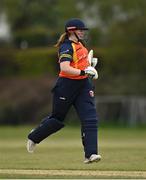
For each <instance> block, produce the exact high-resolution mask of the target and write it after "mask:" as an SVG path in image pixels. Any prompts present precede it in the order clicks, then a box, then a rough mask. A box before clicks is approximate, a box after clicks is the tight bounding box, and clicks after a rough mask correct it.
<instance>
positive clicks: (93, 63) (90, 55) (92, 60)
mask: <svg viewBox="0 0 146 180" xmlns="http://www.w3.org/2000/svg"><path fill="white" fill-rule="evenodd" d="M88 61H89V64H90V65H91V66H92V67H95V66H96V65H97V63H98V58H94V57H93V50H92V49H91V50H90V51H89V53H88Z"/></svg>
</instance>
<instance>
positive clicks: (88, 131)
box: [74, 80, 101, 163]
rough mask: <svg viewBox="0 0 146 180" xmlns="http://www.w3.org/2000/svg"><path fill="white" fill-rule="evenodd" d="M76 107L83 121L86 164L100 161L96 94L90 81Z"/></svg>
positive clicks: (87, 82) (76, 102) (82, 132)
mask: <svg viewBox="0 0 146 180" xmlns="http://www.w3.org/2000/svg"><path fill="white" fill-rule="evenodd" d="M74 105H75V108H76V110H77V113H78V115H79V117H80V120H81V134H82V143H83V146H84V151H85V158H86V159H85V161H86V162H85V163H89V162H92V161H97V160H100V158H101V157H100V155H98V143H97V142H98V138H97V129H98V119H97V113H96V106H95V99H94V92H93V88H92V85H91V83H90V82H89V81H88V80H87V81H86V83H85V88H84V89H83V90H82V91H81V92H80V95H79V96H78V98H77V99H76V101H75V104H74ZM93 156H94V157H93ZM87 160H88V162H87Z"/></svg>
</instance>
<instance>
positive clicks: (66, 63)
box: [60, 61, 81, 76]
mask: <svg viewBox="0 0 146 180" xmlns="http://www.w3.org/2000/svg"><path fill="white" fill-rule="evenodd" d="M60 69H61V71H63V72H65V73H67V74H70V75H74V76H78V75H80V74H81V70H80V69H76V68H73V67H72V66H70V61H63V62H61V63H60Z"/></svg>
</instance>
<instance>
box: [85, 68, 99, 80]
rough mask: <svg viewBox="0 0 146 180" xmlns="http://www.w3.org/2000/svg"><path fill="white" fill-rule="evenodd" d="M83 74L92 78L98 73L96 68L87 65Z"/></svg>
mask: <svg viewBox="0 0 146 180" xmlns="http://www.w3.org/2000/svg"><path fill="white" fill-rule="evenodd" d="M84 71H85V74H86V75H87V76H88V77H90V78H92V79H97V78H98V73H97V71H96V69H95V68H94V67H92V66H88V67H87V68H86V69H85V70H84Z"/></svg>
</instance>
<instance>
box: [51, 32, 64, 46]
mask: <svg viewBox="0 0 146 180" xmlns="http://www.w3.org/2000/svg"><path fill="white" fill-rule="evenodd" d="M66 37H67V33H66V32H65V33H63V34H61V36H60V38H59V39H58V41H57V43H56V44H55V45H54V46H55V47H59V46H60V45H61V44H62V43H63V42H64V40H65V39H66Z"/></svg>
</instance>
